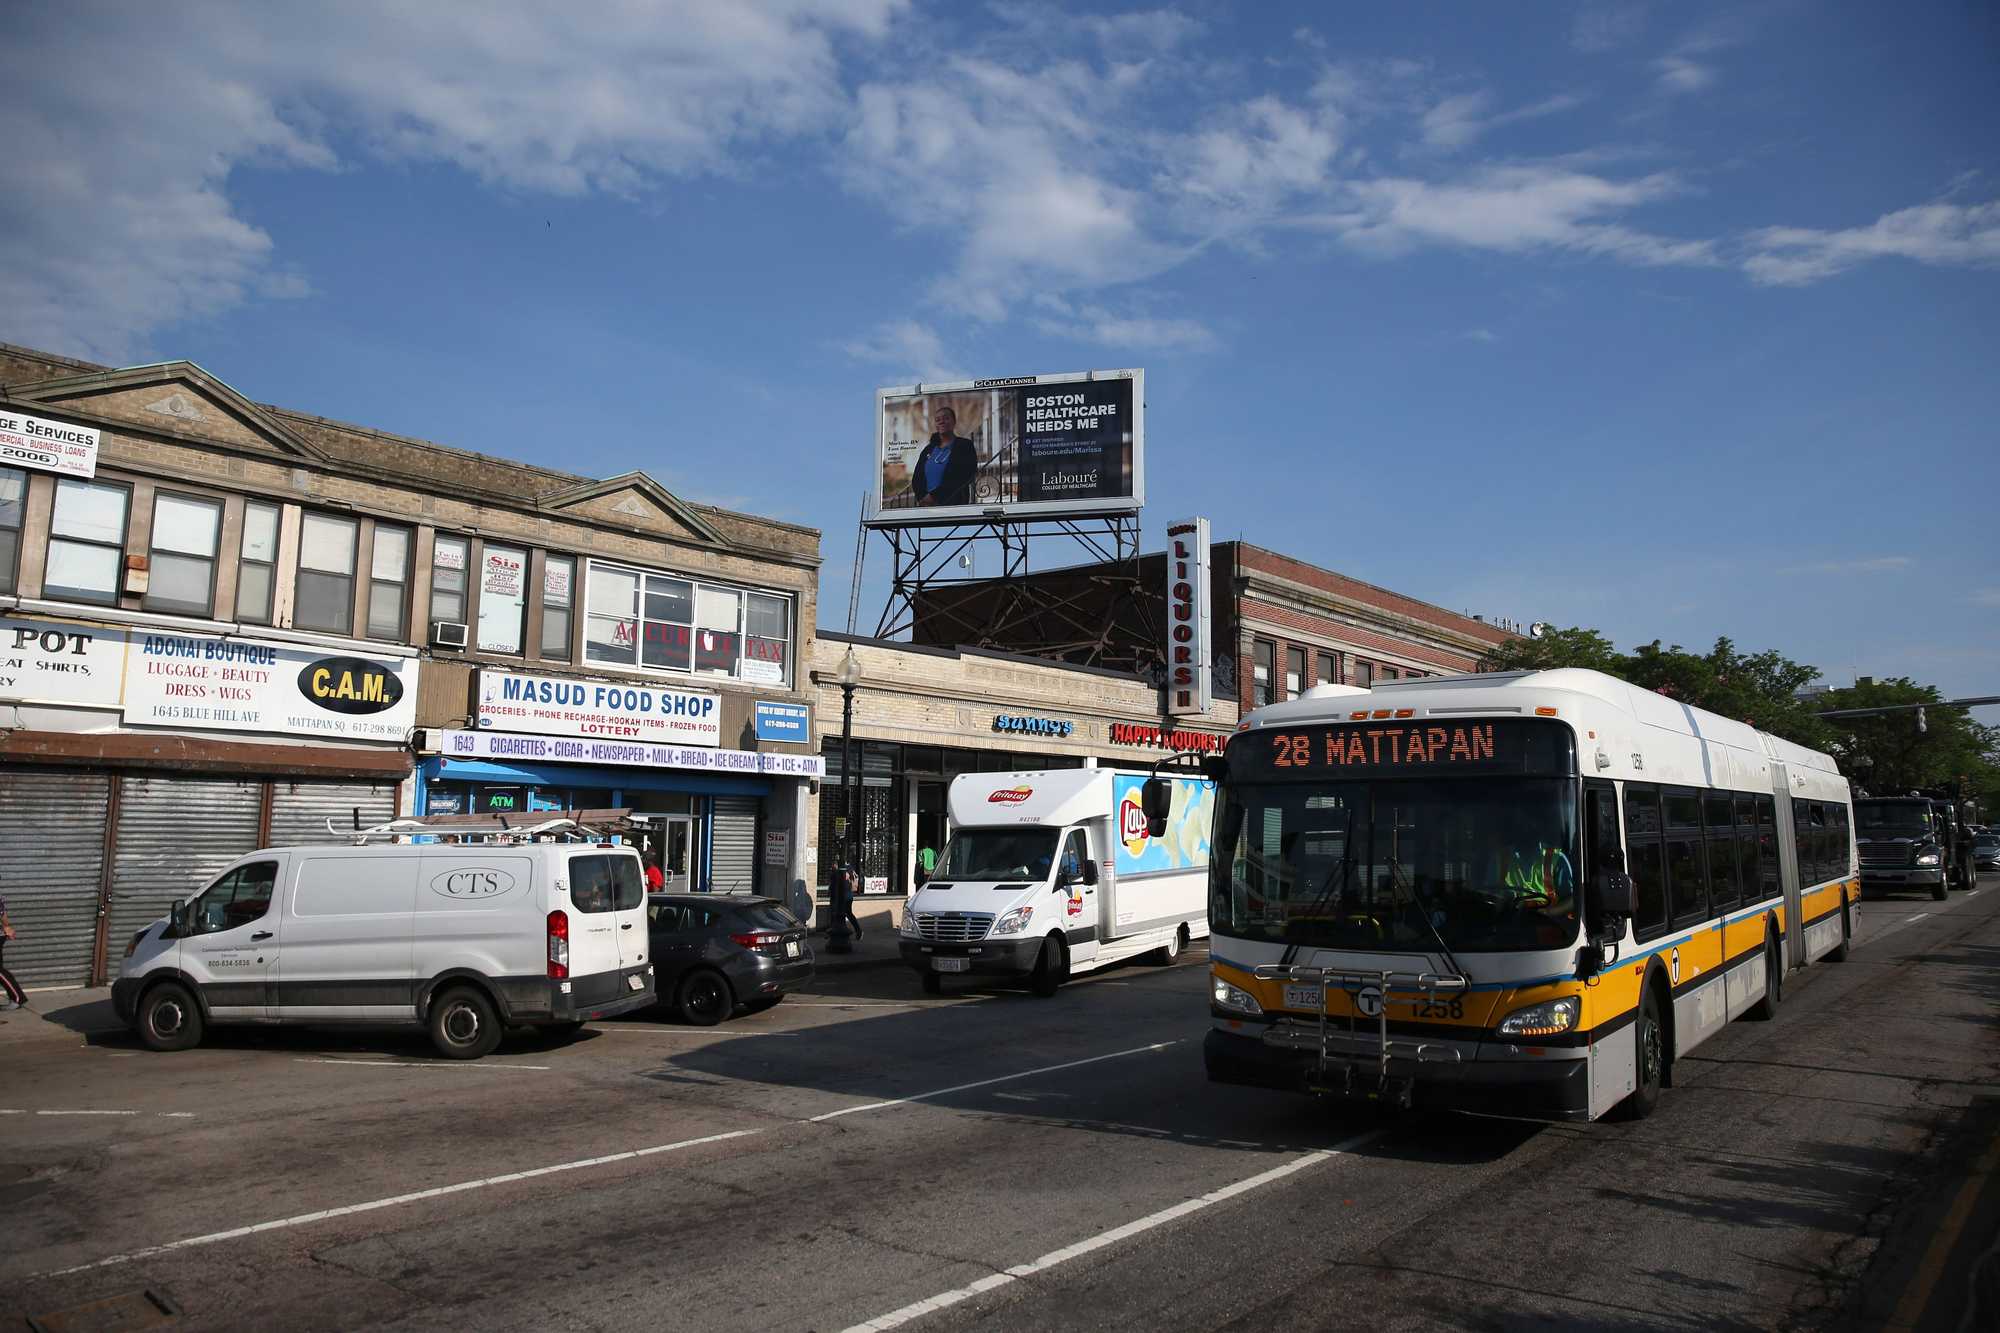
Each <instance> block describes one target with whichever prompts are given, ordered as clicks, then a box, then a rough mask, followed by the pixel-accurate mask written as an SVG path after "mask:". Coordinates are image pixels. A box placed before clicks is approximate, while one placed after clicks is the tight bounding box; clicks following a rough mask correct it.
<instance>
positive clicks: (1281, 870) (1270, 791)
mask: <svg viewBox="0 0 2000 1333" xmlns="http://www.w3.org/2000/svg"><path fill="white" fill-rule="evenodd" d="M1577 864H1578V862H1577V821H1576V795H1575V786H1574V784H1573V783H1572V782H1570V781H1568V780H1566V779H1562V778H1469V779H1445V780H1437V779H1431V780H1417V781H1389V782H1368V781H1362V782H1309V783H1301V782H1282V783H1231V784H1229V785H1228V786H1227V787H1225V788H1224V804H1223V808H1222V813H1221V816H1220V820H1219V822H1218V825H1217V829H1216V846H1215V861H1214V865H1213V869H1212V870H1211V872H1210V889H1211V896H1210V903H1209V924H1210V926H1211V928H1212V929H1213V930H1214V931H1216V932H1217V933H1218V934H1224V935H1230V936H1234V937H1236V938H1239V939H1248V940H1261V941H1267V942H1270V943H1283V944H1293V945H1301V946H1306V947H1315V948H1329V949H1358V950H1382V951H1387V952H1426V951H1429V950H1433V949H1435V948H1436V946H1437V937H1438V935H1442V936H1443V937H1444V940H1445V943H1446V944H1448V945H1449V946H1450V947H1451V948H1452V949H1453V950H1454V951H1465V952H1478V951H1481V950H1519V949H1556V948H1562V947H1564V946H1566V945H1569V944H1571V943H1573V942H1575V940H1576V937H1577V929H1578V920H1577V873H1576V867H1577ZM1425 916H1428V917H1429V918H1430V923H1431V925H1435V926H1436V928H1437V930H1436V933H1435V934H1434V933H1433V932H1432V930H1431V927H1430V925H1426V924H1425V920H1424V918H1425Z"/></svg>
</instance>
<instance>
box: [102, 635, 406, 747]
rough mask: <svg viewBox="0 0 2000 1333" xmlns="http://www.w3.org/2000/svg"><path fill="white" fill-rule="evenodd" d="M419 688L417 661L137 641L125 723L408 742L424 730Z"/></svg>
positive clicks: (129, 651)
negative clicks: (412, 733)
mask: <svg viewBox="0 0 2000 1333" xmlns="http://www.w3.org/2000/svg"><path fill="white" fill-rule="evenodd" d="M416 685H417V663H416V660H415V659H414V658H406V657H392V658H387V659H376V658H371V657H355V656H351V655H348V654H343V653H328V652H325V651H322V650H317V649H312V648H306V647H302V646H300V645H298V644H289V643H272V642H266V641H262V640H257V639H222V638H215V637H213V636H210V635H205V634H141V633H137V632H133V633H131V634H130V635H129V638H128V643H127V647H126V653H125V705H124V707H125V721H126V722H127V723H128V724H130V725H134V726H142V727H166V726H173V727H189V728H194V729H197V730H209V729H213V730H219V731H265V732H279V733H283V734H285V735H292V736H330V737H335V738H339V739H345V740H374V741H401V740H402V739H403V738H404V737H406V736H408V735H409V733H410V729H411V728H412V727H414V726H415V725H416V721H417V691H416Z"/></svg>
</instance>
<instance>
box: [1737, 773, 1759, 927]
mask: <svg viewBox="0 0 2000 1333" xmlns="http://www.w3.org/2000/svg"><path fill="white" fill-rule="evenodd" d="M1758 876H1759V872H1758V868H1757V801H1756V798H1755V797H1750V796H1738V797H1737V798H1736V884H1737V887H1738V888H1740V889H1741V890H1742V891H1743V901H1745V902H1755V901H1757V894H1758V886H1759V882H1760V881H1759V877H1758Z"/></svg>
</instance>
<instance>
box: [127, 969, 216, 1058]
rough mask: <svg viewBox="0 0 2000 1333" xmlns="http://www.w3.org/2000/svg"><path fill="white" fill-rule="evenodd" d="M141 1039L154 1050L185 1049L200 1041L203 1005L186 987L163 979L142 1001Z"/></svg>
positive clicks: (140, 1003)
mask: <svg viewBox="0 0 2000 1333" xmlns="http://www.w3.org/2000/svg"><path fill="white" fill-rule="evenodd" d="M139 1040H140V1041H143V1042H145V1043H146V1046H147V1049H149V1050H155V1051H185V1050H187V1049H188V1048H189V1047H190V1046H197V1045H199V1044H200V1043H201V1006H200V1005H198V1004H196V1003H195V999H194V996H192V995H190V994H188V989H187V987H185V986H183V985H181V984H180V983H179V982H178V981H164V982H161V983H160V984H159V985H157V986H155V987H153V989H151V990H149V991H147V992H146V998H145V999H143V1000H141V1001H139Z"/></svg>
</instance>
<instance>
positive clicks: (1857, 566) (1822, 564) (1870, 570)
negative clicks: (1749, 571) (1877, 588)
mask: <svg viewBox="0 0 2000 1333" xmlns="http://www.w3.org/2000/svg"><path fill="white" fill-rule="evenodd" d="M1916 563H1917V562H1916V559H1915V557H1913V556H1907V555H1878V556H1869V557H1865V558H1863V559H1859V560H1822V561H1819V562H1817V563H1815V564H1810V565H1792V566H1791V567H1789V568H1787V569H1785V570H1784V571H1783V572H1784V573H1786V574H1893V573H1896V572H1897V571H1898V570H1904V569H1909V568H1911V567H1912V566H1914V565H1915V564H1916Z"/></svg>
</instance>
